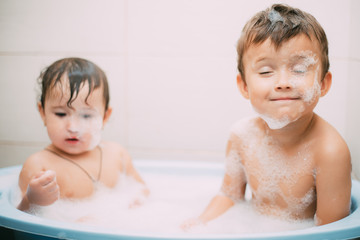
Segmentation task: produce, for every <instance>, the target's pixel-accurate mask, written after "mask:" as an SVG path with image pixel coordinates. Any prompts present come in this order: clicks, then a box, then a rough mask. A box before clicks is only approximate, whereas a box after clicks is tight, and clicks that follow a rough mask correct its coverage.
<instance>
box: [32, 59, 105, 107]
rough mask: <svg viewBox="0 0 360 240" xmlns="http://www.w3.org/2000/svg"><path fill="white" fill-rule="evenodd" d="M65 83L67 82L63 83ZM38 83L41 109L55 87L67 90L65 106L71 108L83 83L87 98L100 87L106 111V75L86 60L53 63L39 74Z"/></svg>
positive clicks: (63, 60)
mask: <svg viewBox="0 0 360 240" xmlns="http://www.w3.org/2000/svg"><path fill="white" fill-rule="evenodd" d="M65 81H67V82H66V83H65ZM39 83H40V85H41V96H40V102H41V105H42V107H44V106H45V100H46V97H47V96H48V95H49V92H50V91H52V89H53V88H54V87H56V86H60V89H62V90H65V89H66V90H69V93H70V94H69V95H70V96H69V100H68V102H67V105H68V106H69V107H71V103H72V102H73V101H74V100H75V99H76V98H77V96H78V94H79V91H80V89H81V88H82V87H83V86H84V85H85V83H88V86H89V93H88V96H87V97H89V95H90V93H91V92H92V91H93V90H94V89H97V88H99V87H102V88H103V96H104V104H105V110H107V109H108V106H109V99H110V96H109V87H108V82H107V78H106V75H105V73H104V72H103V71H102V70H101V69H100V68H99V67H98V66H97V65H96V64H94V63H92V62H90V61H88V60H86V59H81V58H64V59H61V60H58V61H56V62H54V63H53V64H52V65H50V66H49V67H48V68H46V69H45V70H44V71H43V72H42V73H41V75H40V76H39ZM63 84H66V86H63ZM86 100H87V98H86V99H85V101H86Z"/></svg>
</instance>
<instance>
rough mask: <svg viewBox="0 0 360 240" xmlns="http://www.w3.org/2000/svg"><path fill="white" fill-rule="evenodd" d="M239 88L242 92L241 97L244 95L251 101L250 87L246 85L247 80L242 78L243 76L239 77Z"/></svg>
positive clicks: (239, 75)
mask: <svg viewBox="0 0 360 240" xmlns="http://www.w3.org/2000/svg"><path fill="white" fill-rule="evenodd" d="M236 80H237V86H238V88H239V90H240V93H241V95H243V97H244V98H246V99H249V91H248V87H247V85H246V82H245V80H244V79H243V78H242V77H241V74H238V75H237V78H236Z"/></svg>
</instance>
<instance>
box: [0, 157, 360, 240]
mask: <svg viewBox="0 0 360 240" xmlns="http://www.w3.org/2000/svg"><path fill="white" fill-rule="evenodd" d="M134 163H135V165H136V167H137V168H139V171H140V172H141V171H142V170H144V169H146V168H148V167H153V168H157V169H158V168H159V167H160V168H163V169H167V168H173V169H172V170H175V171H181V169H180V168H179V166H181V167H183V168H184V169H188V168H194V169H195V170H196V171H197V170H199V169H202V170H204V171H205V172H206V171H213V172H216V171H217V172H220V171H222V167H223V166H222V164H220V163H209V162H197V163H194V162H189V161H188V162H187V161H167V162H164V161H154V160H135V161H134ZM174 167H175V168H176V169H175V168H174ZM20 168H21V166H19V165H17V166H12V167H7V168H2V169H0V177H1V176H6V175H9V174H14V173H18V171H20ZM197 168H198V169H197ZM0 179H1V178H0ZM352 184H353V186H352V188H353V190H355V189H356V190H357V191H352V201H353V203H354V204H353V210H354V212H353V213H352V214H351V215H349V216H348V217H346V218H344V219H341V220H339V221H337V222H334V223H331V224H327V225H324V226H319V227H311V228H306V229H301V230H291V231H283V232H275V233H257V234H253V233H252V234H241V235H235V234H211V235H210V234H209V235H207V234H201V235H200V234H190V233H189V234H186V235H172V234H154V233H142V234H139V233H136V232H130V231H121V230H113V229H105V228H101V227H99V228H96V229H94V227H89V226H85V225H82V224H74V223H71V224H69V223H66V222H61V221H55V220H49V219H46V220H45V219H42V218H40V217H36V216H33V215H30V214H27V213H24V212H21V211H19V210H17V209H16V208H15V207H14V206H13V205H11V203H10V188H6V189H3V188H2V189H0V226H3V227H6V228H10V229H14V230H17V231H23V232H28V233H31V234H36V235H42V236H50V237H59V238H64V237H66V238H75V239H82V238H84V237H85V239H97V238H98V237H99V236H102V237H104V236H106V239H116V238H118V237H119V236H122V237H127V238H134V239H204V238H206V239H265V238H266V239H284V238H292V239H303V238H304V237H306V238H307V239H311V237H315V238H318V237H319V236H321V235H323V234H327V235H329V237H327V239H337V238H339V236H340V237H342V238H355V237H359V236H360V209H359V208H358V204H359V203H360V182H359V181H356V180H353V182H352ZM1 187H2V186H1ZM19 228H20V229H19ZM54 232H57V233H59V234H57V235H54ZM332 237H334V238H332Z"/></svg>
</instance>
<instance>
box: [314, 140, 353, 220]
mask: <svg viewBox="0 0 360 240" xmlns="http://www.w3.org/2000/svg"><path fill="white" fill-rule="evenodd" d="M316 193H317V209H316V216H315V221H316V224H317V225H324V224H327V223H331V222H334V221H337V220H340V219H342V218H344V217H346V216H347V215H349V213H350V204H351V157H350V152H349V150H348V148H347V146H346V143H345V142H344V141H339V142H338V143H336V145H334V144H333V145H330V144H329V145H328V146H327V148H326V150H325V151H324V152H323V154H320V157H319V158H318V162H317V171H316Z"/></svg>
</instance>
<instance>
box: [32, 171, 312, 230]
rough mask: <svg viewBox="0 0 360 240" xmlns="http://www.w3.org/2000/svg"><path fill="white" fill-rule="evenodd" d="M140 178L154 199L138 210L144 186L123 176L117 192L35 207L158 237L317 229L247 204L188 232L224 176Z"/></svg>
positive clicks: (47, 214)
mask: <svg viewBox="0 0 360 240" xmlns="http://www.w3.org/2000/svg"><path fill="white" fill-rule="evenodd" d="M140 172H141V171H140ZM141 174H142V176H143V178H144V179H145V181H146V183H147V186H148V187H149V189H150V191H151V195H150V197H149V198H148V199H146V200H145V201H144V203H143V204H142V205H141V206H139V207H135V208H129V205H130V204H131V202H132V201H133V200H134V199H136V198H137V197H139V195H138V193H139V191H140V190H141V188H142V186H141V185H140V184H138V183H136V182H135V181H134V180H133V179H131V178H128V177H124V176H121V177H120V180H119V184H118V185H117V186H116V188H115V189H108V188H106V187H104V186H98V187H97V191H96V193H95V194H94V195H93V196H92V197H90V198H88V199H84V200H77V201H71V200H60V201H58V202H56V203H55V204H53V205H51V206H48V207H41V208H37V209H34V210H35V211H34V212H33V214H35V215H38V216H40V217H44V218H48V219H54V220H59V221H67V222H76V223H81V224H84V225H90V226H100V227H105V228H111V229H117V230H122V231H136V232H138V233H157V234H189V233H191V234H208V233H212V234H228V233H229V234H239V233H261V232H277V231H284V230H292V229H303V228H307V227H311V226H314V222H313V220H307V221H301V222H294V221H285V220H281V219H277V218H273V217H268V216H264V215H261V214H259V213H257V212H255V211H254V210H253V207H252V205H251V203H250V202H249V201H242V202H239V203H237V204H235V206H234V207H232V208H231V209H229V210H228V211H227V212H226V213H225V214H223V215H222V216H220V217H219V218H217V219H215V220H213V221H211V222H209V223H208V224H207V225H200V226H197V227H195V228H193V229H191V230H190V231H189V232H184V231H183V230H182V229H181V228H180V225H181V224H182V223H183V222H184V221H185V220H187V219H189V218H192V217H196V216H198V215H199V214H200V213H201V212H202V211H203V210H204V208H205V207H206V205H207V204H208V203H209V201H210V200H211V198H212V197H213V196H215V195H216V194H217V193H218V192H219V190H220V186H221V181H222V176H221V175H219V176H218V175H201V174H199V175H196V174H189V175H188V174H185V175H181V174H180V175H174V174H166V173H161V174H159V173H155V172H154V173H149V172H144V173H143V172H141Z"/></svg>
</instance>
